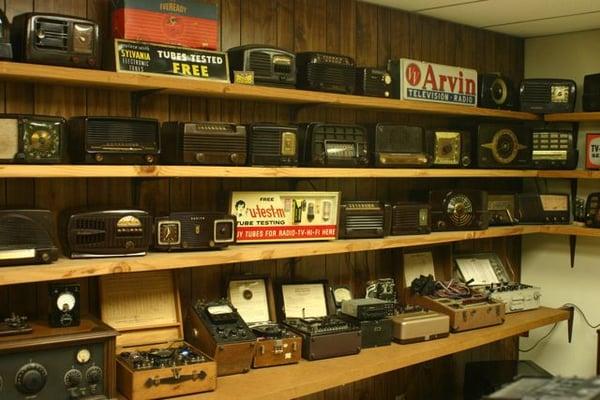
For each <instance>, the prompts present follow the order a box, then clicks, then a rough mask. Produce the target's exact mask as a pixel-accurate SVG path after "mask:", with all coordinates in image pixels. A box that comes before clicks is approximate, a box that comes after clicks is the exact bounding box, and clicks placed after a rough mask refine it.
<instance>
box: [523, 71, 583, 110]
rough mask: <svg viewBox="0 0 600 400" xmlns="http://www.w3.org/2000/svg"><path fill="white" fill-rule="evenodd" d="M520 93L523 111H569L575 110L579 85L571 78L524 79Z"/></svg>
mask: <svg viewBox="0 0 600 400" xmlns="http://www.w3.org/2000/svg"><path fill="white" fill-rule="evenodd" d="M519 93H520V101H521V111H525V112H531V113H538V114H550V113H568V112H573V111H574V110H575V98H576V96H577V85H576V84H575V81H573V80H570V79H523V81H522V82H521V87H520V89H519Z"/></svg>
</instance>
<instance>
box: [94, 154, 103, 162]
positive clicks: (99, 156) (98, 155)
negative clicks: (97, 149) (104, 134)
mask: <svg viewBox="0 0 600 400" xmlns="http://www.w3.org/2000/svg"><path fill="white" fill-rule="evenodd" d="M94 159H95V160H96V161H97V162H102V161H104V156H103V155H102V154H100V153H96V155H95V156H94Z"/></svg>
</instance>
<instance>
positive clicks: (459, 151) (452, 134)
mask: <svg viewBox="0 0 600 400" xmlns="http://www.w3.org/2000/svg"><path fill="white" fill-rule="evenodd" d="M427 141H428V142H429V148H430V149H431V150H432V162H431V165H432V166H433V167H439V168H457V167H460V168H467V167H469V166H471V164H472V161H473V158H472V156H471V152H472V149H471V133H470V132H468V131H455V130H428V131H427Z"/></svg>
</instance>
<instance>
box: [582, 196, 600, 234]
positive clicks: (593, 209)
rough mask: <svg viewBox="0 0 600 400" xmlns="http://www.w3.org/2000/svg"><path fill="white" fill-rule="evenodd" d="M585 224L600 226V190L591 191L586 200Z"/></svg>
mask: <svg viewBox="0 0 600 400" xmlns="http://www.w3.org/2000/svg"><path fill="white" fill-rule="evenodd" d="M584 220H585V226H587V227H588V228H600V192H596V193H590V195H589V196H588V198H587V201H586V202H585V218H584Z"/></svg>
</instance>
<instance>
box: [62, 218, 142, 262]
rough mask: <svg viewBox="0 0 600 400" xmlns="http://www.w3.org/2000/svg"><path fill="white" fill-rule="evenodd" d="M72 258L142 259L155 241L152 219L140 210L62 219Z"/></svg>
mask: <svg viewBox="0 0 600 400" xmlns="http://www.w3.org/2000/svg"><path fill="white" fill-rule="evenodd" d="M63 217H64V219H63V228H64V230H65V232H64V235H63V236H64V238H65V239H66V243H65V248H66V250H65V254H66V255H67V256H69V257H71V258H96V257H115V256H143V255H145V254H146V252H147V251H148V248H149V247H150V243H151V242H152V216H150V214H148V213H147V212H146V211H141V210H106V211H88V212H78V213H74V214H66V215H64V216H63Z"/></svg>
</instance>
